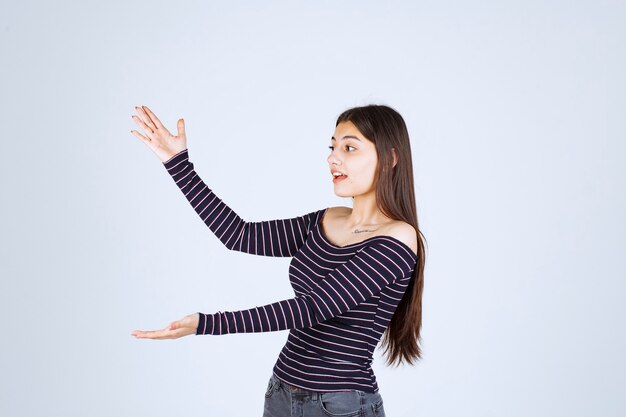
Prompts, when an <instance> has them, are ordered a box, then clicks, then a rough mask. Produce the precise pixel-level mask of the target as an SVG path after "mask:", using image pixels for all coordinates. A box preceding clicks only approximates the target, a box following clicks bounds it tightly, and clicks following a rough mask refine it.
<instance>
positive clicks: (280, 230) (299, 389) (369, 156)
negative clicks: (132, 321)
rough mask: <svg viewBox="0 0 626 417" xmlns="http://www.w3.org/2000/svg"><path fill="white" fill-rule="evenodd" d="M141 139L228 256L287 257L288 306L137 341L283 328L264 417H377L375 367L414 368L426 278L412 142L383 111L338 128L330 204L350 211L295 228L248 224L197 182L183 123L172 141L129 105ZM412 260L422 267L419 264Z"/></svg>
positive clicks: (142, 334) (222, 315)
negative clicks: (334, 200) (378, 352)
mask: <svg viewBox="0 0 626 417" xmlns="http://www.w3.org/2000/svg"><path fill="white" fill-rule="evenodd" d="M136 110H137V112H138V115H133V119H134V120H135V121H136V122H137V124H138V125H139V126H140V127H141V128H142V129H143V130H144V132H145V136H144V135H142V134H140V133H139V132H137V131H131V133H132V134H133V135H135V136H136V137H137V138H139V139H141V140H142V141H143V142H144V143H145V144H146V145H147V146H148V147H149V148H150V149H151V150H152V151H153V152H154V153H155V154H156V155H157V156H158V157H159V159H160V160H161V162H162V163H163V165H164V166H165V168H166V169H167V171H168V173H169V174H170V175H171V176H172V178H173V179H174V181H175V182H176V184H177V185H178V187H179V188H180V189H181V191H182V192H183V193H184V195H185V196H186V198H187V199H188V201H189V202H190V203H191V205H192V206H193V208H194V209H195V211H196V212H197V213H198V215H200V217H201V218H202V220H203V221H204V222H205V224H206V225H207V226H208V227H209V228H210V230H211V231H212V232H213V233H214V234H215V235H216V237H217V238H218V239H220V241H221V242H222V243H223V244H224V245H225V246H226V247H227V248H228V249H230V250H237V251H241V252H246V253H250V254H254V255H263V256H288V257H292V261H291V263H290V267H289V277H290V282H291V285H292V287H293V289H294V292H295V294H296V297H294V298H291V299H289V300H282V301H279V302H275V303H272V304H268V305H264V306H258V307H254V308H251V309H248V310H241V311H232V312H231V311H224V312H221V311H218V312H217V313H213V314H205V313H195V314H190V315H188V316H186V317H184V318H183V319H181V320H178V321H174V322H172V323H171V324H170V325H169V326H167V327H166V328H164V329H162V330H156V331H140V330H136V331H134V332H132V335H133V336H135V337H137V338H150V339H175V338H179V337H182V336H187V335H191V334H195V335H205V334H212V335H221V334H228V333H256V332H270V331H278V330H286V329H289V337H288V339H287V342H286V344H285V346H284V348H283V350H282V351H281V352H280V355H279V357H278V360H277V362H276V364H275V366H274V369H273V373H272V376H271V377H270V380H269V383H268V386H267V390H266V393H265V406H264V414H263V416H264V417H282V416H295V415H297V416H302V417H308V416H343V417H347V416H378V417H380V416H384V415H385V413H384V408H383V401H382V397H381V395H380V392H379V389H378V385H377V383H376V377H375V375H374V373H373V371H372V368H371V363H372V357H373V352H374V349H375V348H376V346H377V344H378V342H379V341H380V340H381V337H382V336H384V337H383V341H382V345H383V346H386V349H385V352H389V355H388V358H387V362H388V364H393V363H394V362H398V364H400V363H402V361H403V360H406V361H407V362H408V363H411V364H412V363H413V361H415V360H419V359H420V358H421V349H420V347H419V345H418V344H419V341H421V338H420V329H421V323H422V308H421V306H422V291H423V282H424V280H423V274H424V272H423V271H424V245H423V235H422V233H421V232H420V231H419V227H418V222H417V213H416V206H415V194H414V188H413V169H412V163H411V148H410V143H409V135H408V132H407V128H406V125H405V123H404V120H403V119H402V117H401V116H400V114H399V113H398V112H396V111H395V110H393V109H392V108H390V107H387V106H382V105H369V106H363V107H356V108H352V109H348V110H346V111H345V112H343V113H342V114H341V115H340V116H339V118H338V119H337V123H336V126H335V132H334V135H333V137H332V138H331V146H329V148H330V150H331V152H330V155H329V156H328V164H329V171H330V172H329V176H330V177H331V178H332V181H333V184H334V190H335V194H336V195H338V196H340V197H352V198H353V199H354V200H353V207H352V208H348V207H330V208H325V209H321V210H317V211H313V212H310V213H307V214H305V215H303V216H299V217H294V218H291V219H280V220H271V221H263V222H245V221H243V220H242V219H241V218H240V217H239V216H238V215H237V214H236V213H235V212H234V211H233V210H232V209H230V207H228V206H227V205H226V204H224V202H223V201H222V200H221V199H220V198H219V197H217V196H216V195H215V194H214V193H213V191H212V190H211V189H210V188H208V187H207V185H206V184H205V183H204V182H203V181H202V180H201V179H200V177H199V176H198V174H197V173H196V172H195V170H194V168H193V164H192V163H191V162H190V161H189V153H188V149H187V143H186V136H185V124H184V121H183V119H180V120H178V136H173V135H172V134H170V133H169V132H168V130H167V129H166V128H165V127H164V126H163V124H162V123H161V122H160V121H159V119H158V118H157V117H156V116H155V115H154V113H153V112H152V111H150V109H148V108H147V107H145V106H142V107H136ZM418 260H419V262H418Z"/></svg>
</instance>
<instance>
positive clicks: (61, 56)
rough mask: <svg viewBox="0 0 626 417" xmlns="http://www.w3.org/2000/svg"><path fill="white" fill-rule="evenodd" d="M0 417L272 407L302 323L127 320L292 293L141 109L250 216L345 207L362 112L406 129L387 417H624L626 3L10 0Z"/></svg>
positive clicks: (1, 97) (251, 411)
mask: <svg viewBox="0 0 626 417" xmlns="http://www.w3.org/2000/svg"><path fill="white" fill-rule="evenodd" d="M0 15H1V16H0V33H1V35H0V48H1V49H0V56H1V60H2V65H0V86H1V91H0V106H1V107H0V118H1V122H2V127H3V131H4V134H3V135H2V150H3V155H4V161H3V163H2V164H1V168H0V169H1V170H2V171H1V176H0V178H1V181H2V205H1V208H0V210H1V222H2V223H1V227H2V230H1V236H2V237H1V248H0V249H1V251H0V257H1V262H0V273H1V281H0V308H1V310H0V313H1V314H0V325H1V326H2V327H1V328H2V344H1V355H0V366H1V371H0V384H1V386H0V392H1V394H0V415H2V416H11V417H22V416H24V417H27V416H44V415H45V416H63V417H69V416H81V417H82V416H94V417H96V416H111V415H116V416H148V415H150V416H172V415H181V416H182V415H184V416H190V417H191V416H198V417H200V416H222V417H225V416H233V417H235V416H236V417H240V416H255V415H258V416H260V415H261V413H262V406H263V399H264V398H263V393H264V390H265V388H266V385H267V380H268V379H269V377H270V374H271V370H272V367H273V365H274V363H275V361H276V359H277V357H278V353H279V351H280V349H281V348H282V346H283V344H284V342H285V340H286V338H287V333H286V332H274V333H263V334H235V335H225V336H188V337H186V338H183V339H179V340H165V341H158V340H137V339H135V338H133V337H132V336H131V335H130V332H131V331H132V330H134V329H148V330H151V329H158V328H162V327H163V326H165V325H166V324H168V323H169V322H170V321H173V320H176V319H179V318H182V317H183V316H184V315H186V314H190V313H193V312H196V311H203V312H207V313H210V312H215V311H218V310H221V311H224V310H236V309H244V308H251V307H254V306H259V305H263V304H267V303H270V302H274V301H278V300H282V299H286V298H291V297H292V296H293V291H292V290H291V288H290V286H289V282H288V275H287V268H288V263H289V259H288V258H284V259H283V258H264V257H255V256H251V255H246V254H242V253H237V252H230V251H228V250H226V248H225V247H224V246H222V245H221V243H220V242H219V241H218V240H217V238H216V237H215V236H214V235H212V234H211V232H210V230H209V229H208V228H207V227H206V226H205V225H204V224H203V223H202V221H201V220H200V218H199V217H197V215H196V214H195V212H194V211H193V209H192V208H191V206H190V205H189V204H188V202H187V201H186V199H185V198H184V196H183V195H182V193H181V192H180V191H179V190H178V188H177V187H176V186H175V184H174V182H173V181H172V179H171V178H170V177H169V176H168V174H167V172H166V170H165V169H164V168H163V167H162V165H161V163H160V161H159V160H158V159H157V158H156V157H155V156H154V155H153V154H152V152H151V151H150V150H149V149H148V148H147V147H146V146H145V145H144V144H143V143H141V142H140V141H139V140H138V139H136V138H135V137H134V136H133V135H131V133H130V130H131V129H135V128H136V125H135V123H134V122H133V121H132V119H131V115H132V114H134V112H135V111H134V106H135V105H147V106H149V107H150V108H151V109H152V110H153V111H154V112H155V113H156V114H157V115H158V116H159V117H160V118H161V120H162V121H163V122H164V123H165V124H166V126H167V127H168V128H170V130H171V131H175V126H176V121H177V120H178V118H180V117H183V118H184V119H185V121H186V126H187V136H188V145H189V153H190V159H191V161H192V162H193V163H194V165H195V168H196V170H197V171H198V173H199V174H200V176H201V177H202V179H203V180H204V181H205V182H206V183H207V184H208V185H209V186H210V187H211V188H212V189H213V190H214V191H215V192H216V193H217V194H218V195H219V196H220V197H221V198H222V199H223V201H224V202H226V203H227V204H228V205H229V206H230V207H231V208H233V209H234V210H235V211H236V212H237V213H238V214H239V215H240V216H242V217H243V218H244V219H245V220H249V221H260V220H270V219H280V218H288V217H294V216H297V215H302V214H304V213H308V212H311V211H313V210H317V209H321V208H323V207H328V206H331V205H345V206H350V204H351V200H350V199H341V198H338V197H336V196H335V195H334V194H333V187H332V183H331V179H330V176H329V175H328V169H327V163H326V157H327V155H328V152H329V151H328V148H327V146H328V145H330V136H331V135H332V133H333V131H334V123H335V119H336V117H337V116H338V115H339V114H340V113H341V112H342V111H343V110H345V109H346V108H348V107H351V106H356V105H364V104H369V103H376V104H387V105H389V106H391V107H394V108H395V109H396V110H398V111H399V112H400V113H401V114H402V115H403V116H404V118H405V120H406V122H407V125H408V127H409V133H410V135H411V145H412V150H413V163H414V169H415V184H416V190H415V191H416V196H417V205H418V215H419V222H420V226H421V228H422V231H423V233H424V234H425V236H426V239H427V242H428V252H427V258H426V277H425V293H424V316H423V320H424V324H423V333H422V336H423V345H422V346H423V349H424V357H423V360H422V361H420V362H418V363H417V364H416V365H415V366H403V367H401V368H390V367H386V366H385V364H384V360H383V357H382V350H377V355H376V356H375V359H374V370H375V373H376V375H377V377H378V382H379V385H380V390H381V394H382V396H383V398H384V401H385V409H386V412H387V415H388V416H390V417H402V416H423V417H487V416H494V417H496V416H497V417H502V416H511V417H517V416H520V417H522V416H524V417H526V416H534V417H539V416H546V417H547V416H550V417H553V416H568V417H579V416H580V417H583V416H604V417H617V416H623V415H625V414H626V404H625V401H624V395H623V394H624V392H625V391H626V383H625V379H624V374H625V372H626V366H625V360H624V351H625V350H626V343H625V342H626V339H625V335H624V318H625V316H626V315H625V312H626V311H625V310H626V309H625V307H624V301H623V299H624V295H625V289H626V285H625V284H624V279H625V277H626V268H625V267H624V256H625V255H626V253H625V251H624V249H625V248H626V239H625V235H626V227H625V222H624V213H626V199H625V189H626V184H625V183H626V168H625V156H626V143H625V137H626V135H625V132H626V129H625V127H626V126H625V124H626V122H625V120H626V117H625V116H626V111H625V110H626V99H625V97H626V83H625V77H624V74H626V48H625V47H624V44H625V40H626V31H625V29H624V22H625V21H626V6H625V3H624V2H623V1H528V0H525V1H486V0H483V1H474V2H465V1H428V2H425V1H415V2H409V1H405V2H398V1H395V2H393V1H392V2H382V1H341V2H339V1H318V2H298V1H265V2H260V1H232V2H200V1H186V2H177V3H174V2H166V1H156V2H155V1H150V2H149V1H134V2H121V1H119V2H79V1H75V2H44V1H24V2H12V3H8V2H5V4H3V7H2V13H0Z"/></svg>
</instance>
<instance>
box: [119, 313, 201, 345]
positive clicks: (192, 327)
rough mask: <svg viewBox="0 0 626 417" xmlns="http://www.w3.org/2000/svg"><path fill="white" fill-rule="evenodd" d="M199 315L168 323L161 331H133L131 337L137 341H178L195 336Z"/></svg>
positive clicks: (190, 315) (194, 314)
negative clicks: (180, 338)
mask: <svg viewBox="0 0 626 417" xmlns="http://www.w3.org/2000/svg"><path fill="white" fill-rule="evenodd" d="M198 322H199V314H198V313H193V314H189V315H188V316H185V317H184V318H182V319H180V320H177V321H174V322H172V323H170V325H169V326H167V327H165V328H163V329H161V330H134V331H133V332H132V333H131V335H132V336H135V337H136V338H137V339H178V338H179V337H183V336H189V335H190V334H195V333H196V330H197V328H198Z"/></svg>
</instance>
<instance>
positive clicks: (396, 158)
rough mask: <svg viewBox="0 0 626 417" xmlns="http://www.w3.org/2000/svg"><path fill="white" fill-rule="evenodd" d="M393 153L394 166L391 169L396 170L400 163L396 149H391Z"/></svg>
mask: <svg viewBox="0 0 626 417" xmlns="http://www.w3.org/2000/svg"><path fill="white" fill-rule="evenodd" d="M391 153H392V154H393V166H392V167H391V168H394V167H395V166H396V164H397V163H398V153H397V152H396V148H391Z"/></svg>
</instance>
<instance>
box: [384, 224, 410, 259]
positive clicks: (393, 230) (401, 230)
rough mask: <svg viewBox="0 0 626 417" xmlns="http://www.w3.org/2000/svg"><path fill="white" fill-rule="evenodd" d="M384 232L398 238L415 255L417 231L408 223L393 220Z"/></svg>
mask: <svg viewBox="0 0 626 417" xmlns="http://www.w3.org/2000/svg"><path fill="white" fill-rule="evenodd" d="M385 234H387V235H389V236H391V237H394V238H396V239H398V240H399V241H400V242H402V243H404V244H405V245H407V246H408V247H409V248H411V250H412V251H413V254H415V255H417V232H416V231H415V228H414V227H413V226H411V225H410V224H409V223H407V222H403V221H394V222H392V223H391V224H390V225H389V226H388V229H387V230H386V233H385Z"/></svg>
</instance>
